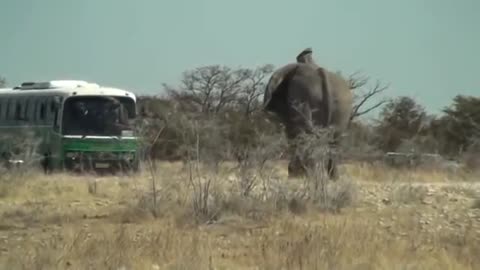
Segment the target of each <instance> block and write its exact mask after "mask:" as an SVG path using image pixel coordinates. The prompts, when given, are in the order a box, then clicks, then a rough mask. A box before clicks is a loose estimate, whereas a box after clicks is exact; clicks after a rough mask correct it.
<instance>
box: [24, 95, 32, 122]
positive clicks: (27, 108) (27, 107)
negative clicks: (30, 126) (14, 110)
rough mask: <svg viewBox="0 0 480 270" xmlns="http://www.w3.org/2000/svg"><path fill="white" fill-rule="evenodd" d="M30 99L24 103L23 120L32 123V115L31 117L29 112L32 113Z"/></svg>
mask: <svg viewBox="0 0 480 270" xmlns="http://www.w3.org/2000/svg"><path fill="white" fill-rule="evenodd" d="M30 100H31V99H30V98H26V99H25V101H24V102H23V118H24V119H25V121H30V120H31V118H30V115H29V111H30Z"/></svg>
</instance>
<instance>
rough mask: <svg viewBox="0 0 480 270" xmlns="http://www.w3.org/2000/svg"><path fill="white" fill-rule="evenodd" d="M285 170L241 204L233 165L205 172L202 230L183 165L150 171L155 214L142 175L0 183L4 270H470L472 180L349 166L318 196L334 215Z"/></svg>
mask: <svg viewBox="0 0 480 270" xmlns="http://www.w3.org/2000/svg"><path fill="white" fill-rule="evenodd" d="M282 166H284V164H283V163H281V164H273V165H272V166H270V167H269V170H267V171H268V172H267V173H265V176H263V177H259V178H258V182H257V183H256V185H255V188H254V189H253V191H252V192H251V194H250V195H248V196H244V195H242V194H243V193H242V190H241V189H242V188H244V186H242V185H241V184H240V183H239V180H238V179H236V177H235V175H234V173H233V172H234V171H233V169H232V168H233V167H232V166H228V167H229V170H227V169H223V170H221V172H219V173H218V174H216V175H209V173H207V172H205V175H204V176H202V177H203V178H204V179H203V178H202V179H203V180H202V179H200V180H201V181H205V179H208V178H209V177H211V178H213V179H214V181H212V182H211V183H212V185H211V189H210V192H209V193H208V194H207V202H206V207H207V210H208V211H207V212H208V215H207V218H203V219H199V218H196V215H195V214H196V213H195V211H196V210H195V208H194V207H193V205H192V202H193V201H194V198H195V196H198V194H195V193H194V192H193V189H192V187H191V186H190V185H189V184H188V183H189V182H188V173H187V171H186V169H185V167H183V166H182V165H181V164H179V163H159V164H158V168H157V173H156V177H155V180H156V184H157V193H156V194H155V195H156V196H155V197H156V202H155V203H154V202H153V194H152V188H151V187H152V185H151V184H152V183H151V177H150V175H149V174H148V173H147V172H144V173H142V174H140V175H137V176H133V177H122V176H109V177H95V176H73V175H67V174H56V175H52V176H44V175H42V174H38V173H35V172H28V173H23V174H20V175H7V174H2V176H1V177H2V178H1V180H0V217H1V218H0V269H478V265H479V264H480V259H479V258H478V254H480V241H479V240H480V239H479V236H480V226H479V225H480V219H479V217H480V213H479V209H478V208H474V207H472V205H474V203H475V200H476V199H477V200H478V195H479V193H478V192H479V190H478V189H477V188H478V186H476V185H469V186H464V185H463V184H464V183H466V181H465V179H469V178H468V177H467V178H466V176H463V175H462V176H457V177H455V176H454V175H451V174H447V173H443V174H442V173H440V172H433V171H411V172H408V173H405V172H403V175H402V174H401V172H399V171H394V170H389V169H386V168H383V167H373V166H367V165H358V164H352V165H348V166H345V167H344V168H342V173H343V177H342V179H341V181H340V182H339V183H336V184H332V185H330V186H329V187H328V189H327V190H326V191H325V192H327V195H328V196H325V197H324V199H325V198H327V201H328V204H329V205H330V206H331V205H333V206H335V207H333V208H336V210H338V211H325V210H326V208H325V201H316V200H305V199H304V198H305V197H304V196H302V195H301V191H302V188H301V187H302V186H303V185H305V182H303V181H302V180H291V181H289V180H287V179H286V172H285V169H284V168H285V167H282ZM265 178H268V179H265ZM350 179H353V180H350ZM413 182H415V183H413ZM201 183H203V182H201ZM417 184H418V185H417ZM467 191H468V192H467ZM327 210H331V209H330V208H328V209H327Z"/></svg>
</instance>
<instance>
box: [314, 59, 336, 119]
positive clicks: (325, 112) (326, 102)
mask: <svg viewBox="0 0 480 270" xmlns="http://www.w3.org/2000/svg"><path fill="white" fill-rule="evenodd" d="M317 73H318V76H320V79H321V82H322V85H321V88H322V104H321V106H320V108H321V109H322V116H323V117H325V122H324V123H327V126H328V125H330V123H331V122H332V112H333V111H334V110H335V108H334V106H335V101H334V96H333V95H332V87H331V84H330V82H329V80H330V78H329V72H328V71H327V70H325V69H324V68H322V67H319V68H317Z"/></svg>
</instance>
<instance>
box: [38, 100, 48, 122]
mask: <svg viewBox="0 0 480 270" xmlns="http://www.w3.org/2000/svg"><path fill="white" fill-rule="evenodd" d="M39 105H40V108H39V111H38V120H39V121H40V122H42V123H44V122H45V120H46V116H47V115H46V114H47V106H46V104H45V100H41V99H40V100H39Z"/></svg>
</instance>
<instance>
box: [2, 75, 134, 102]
mask: <svg viewBox="0 0 480 270" xmlns="http://www.w3.org/2000/svg"><path fill="white" fill-rule="evenodd" d="M52 95H59V96H63V97H69V96H92V95H95V96H126V97H130V98H132V99H133V100H134V101H136V97H135V94H134V93H133V92H130V91H127V90H123V89H119V88H113V87H105V86H100V85H98V84H95V83H89V82H85V81H73V80H63V81H48V82H25V83H22V84H21V86H18V87H13V88H3V89H2V88H0V97H2V96H9V97H12V96H52Z"/></svg>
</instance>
